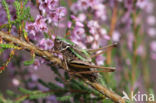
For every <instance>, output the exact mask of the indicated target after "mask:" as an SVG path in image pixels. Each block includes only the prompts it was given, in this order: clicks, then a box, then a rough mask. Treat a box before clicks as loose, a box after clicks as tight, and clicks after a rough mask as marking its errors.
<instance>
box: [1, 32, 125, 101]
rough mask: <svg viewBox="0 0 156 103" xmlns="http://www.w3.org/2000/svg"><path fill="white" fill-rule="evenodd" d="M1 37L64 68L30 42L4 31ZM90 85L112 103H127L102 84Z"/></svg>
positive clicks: (56, 60) (55, 58) (55, 59)
mask: <svg viewBox="0 0 156 103" xmlns="http://www.w3.org/2000/svg"><path fill="white" fill-rule="evenodd" d="M0 37H1V38H2V39H4V40H5V41H8V42H12V43H14V44H16V45H18V46H20V47H22V48H23V49H24V50H27V51H29V52H30V51H33V52H34V53H35V54H36V55H38V56H40V57H43V58H45V59H46V60H48V61H50V62H52V63H54V64H58V65H60V66H62V63H61V60H60V59H59V58H57V57H55V56H54V55H53V54H52V53H50V52H48V51H45V50H41V49H39V48H38V47H36V46H35V45H33V44H32V43H30V42H29V43H28V42H25V41H24V40H20V39H18V38H16V37H15V36H13V35H9V34H7V33H5V32H2V31H0ZM88 84H89V85H91V86H93V87H94V88H95V89H98V90H99V89H100V91H101V93H102V94H104V95H105V96H107V97H108V98H110V99H111V100H112V101H114V102H118V103H119V102H121V103H125V102H124V100H123V99H122V97H121V96H119V95H117V94H115V93H114V92H112V91H110V90H109V89H107V88H105V87H103V86H101V85H100V84H99V85H97V84H94V83H91V82H89V83H88Z"/></svg>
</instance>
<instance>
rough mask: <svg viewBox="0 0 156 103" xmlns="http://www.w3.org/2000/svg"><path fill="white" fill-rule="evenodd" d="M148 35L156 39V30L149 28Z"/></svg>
mask: <svg viewBox="0 0 156 103" xmlns="http://www.w3.org/2000/svg"><path fill="white" fill-rule="evenodd" d="M147 33H148V35H149V36H151V37H154V36H156V29H155V28H149V29H148V30H147Z"/></svg>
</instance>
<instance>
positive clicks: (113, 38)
mask: <svg viewBox="0 0 156 103" xmlns="http://www.w3.org/2000/svg"><path fill="white" fill-rule="evenodd" d="M112 40H113V41H114V42H119V40H120V33H119V32H117V31H114V33H113V35H112Z"/></svg>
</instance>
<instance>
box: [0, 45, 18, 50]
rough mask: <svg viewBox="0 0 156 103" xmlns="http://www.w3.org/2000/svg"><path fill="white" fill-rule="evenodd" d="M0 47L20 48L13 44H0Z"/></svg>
mask: <svg viewBox="0 0 156 103" xmlns="http://www.w3.org/2000/svg"><path fill="white" fill-rule="evenodd" d="M0 47H1V48H3V49H20V47H18V46H15V45H13V44H0Z"/></svg>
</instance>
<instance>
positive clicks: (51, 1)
mask: <svg viewBox="0 0 156 103" xmlns="http://www.w3.org/2000/svg"><path fill="white" fill-rule="evenodd" d="M58 3H59V0H48V8H49V9H50V10H54V9H55V8H56V7H57V6H58Z"/></svg>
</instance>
